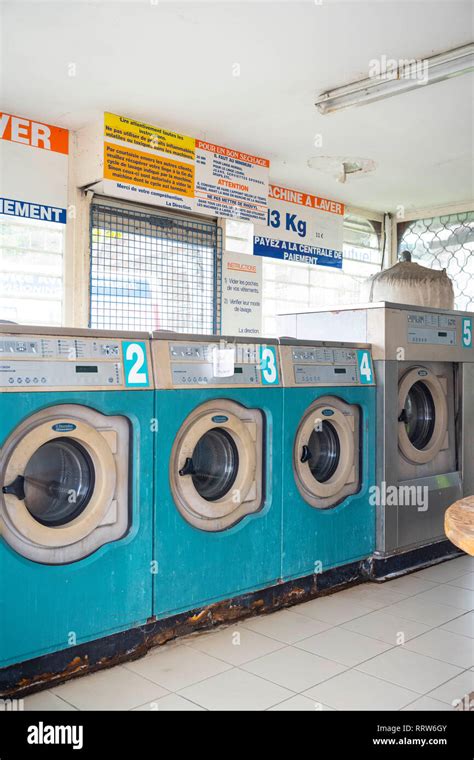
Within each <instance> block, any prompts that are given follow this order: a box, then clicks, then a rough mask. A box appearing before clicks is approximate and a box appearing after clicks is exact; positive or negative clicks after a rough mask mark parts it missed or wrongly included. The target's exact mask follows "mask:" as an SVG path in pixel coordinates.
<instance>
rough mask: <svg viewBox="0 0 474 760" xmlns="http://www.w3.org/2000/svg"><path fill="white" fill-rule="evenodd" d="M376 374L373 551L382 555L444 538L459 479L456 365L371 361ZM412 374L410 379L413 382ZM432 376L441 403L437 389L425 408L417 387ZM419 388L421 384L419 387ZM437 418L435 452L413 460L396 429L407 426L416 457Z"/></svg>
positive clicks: (426, 444) (426, 443) (423, 450)
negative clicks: (440, 428)
mask: <svg viewBox="0 0 474 760" xmlns="http://www.w3.org/2000/svg"><path fill="white" fill-rule="evenodd" d="M466 366H472V365H466ZM375 370H376V373H377V406H378V413H377V420H378V426H377V485H378V487H379V491H378V494H379V503H378V505H377V552H378V553H379V554H380V555H382V556H386V555H390V554H393V553H397V552H403V551H407V550H409V549H412V548H416V547H417V546H423V545H428V544H431V543H433V542H435V541H440V540H442V539H443V538H444V512H445V510H446V508H447V507H448V506H449V505H450V504H452V503H453V502H454V501H456V500H457V499H458V498H460V496H461V489H462V485H461V482H462V481H461V472H460V467H459V462H458V461H457V453H456V451H457V447H456V430H455V405H454V365H453V364H451V363H447V362H425V363H424V364H422V362H400V361H394V360H392V361H379V362H375ZM420 372H421V375H419V373H420ZM411 375H414V377H413V380H414V382H413V383H412V382H411V379H410V376H411ZM431 375H432V376H433V378H434V379H436V381H437V383H439V386H440V389H442V391H443V394H442V396H443V397H444V399H443V397H442V396H441V390H440V394H439V397H437V396H436V395H435V394H433V393H431V394H430V395H429V396H428V398H431V400H432V401H431V403H429V404H427V405H426V404H425V402H424V401H423V396H422V394H421V386H423V385H424V382H425V381H426V378H429V377H430V376H431ZM404 380H405V385H406V388H405V390H403V388H404V385H403V383H404ZM408 381H409V382H408ZM417 384H420V388H419V389H417ZM415 389H416V393H414V394H413V391H414V390H415ZM402 390H403V393H402V396H403V397H404V398H405V404H402V406H403V408H404V409H405V410H406V411H407V415H406V418H405V415H404V416H403V418H402V419H401V420H400V419H399V418H400V416H401V415H400V413H399V412H400V409H399V406H400V401H401V400H402V399H401V398H400V393H401V391H402ZM410 396H412V398H411V401H410ZM443 407H445V408H444V410H443ZM402 411H403V409H402ZM441 416H442V417H443V419H444V423H443V427H445V434H444V435H443V434H442V432H441V431H440V434H439V440H440V446H439V447H438V449H439V450H438V449H435V450H434V452H433V456H432V457H431V458H430V459H429V460H428V461H422V460H423V458H426V457H423V456H420V457H419V459H420V461H416V459H417V457H416V456H412V454H411V453H410V451H409V449H407V447H406V446H401V445H400V434H401V431H400V428H401V427H405V430H406V434H407V436H406V437H407V440H410V439H411V438H412V439H413V446H414V447H416V446H420V454H424V453H426V452H427V451H428V448H429V446H430V441H431V439H432V438H433V436H434V434H435V423H436V420H438V419H439V418H440V417H441ZM431 428H432V429H431ZM424 432H426V440H421V439H420V440H419V441H417V437H418V434H419V435H420V436H421V437H422V438H424V436H423V435H422V434H424ZM430 434H431V438H430ZM403 440H404V439H403V438H402V441H403ZM405 443H406V441H405ZM404 449H405V453H404ZM414 453H415V454H416V448H415V451H414Z"/></svg>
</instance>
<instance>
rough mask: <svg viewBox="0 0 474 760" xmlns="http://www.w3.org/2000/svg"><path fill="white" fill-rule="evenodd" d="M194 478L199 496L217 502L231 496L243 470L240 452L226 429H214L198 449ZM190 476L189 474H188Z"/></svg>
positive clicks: (198, 443) (191, 466) (200, 442)
mask: <svg viewBox="0 0 474 760" xmlns="http://www.w3.org/2000/svg"><path fill="white" fill-rule="evenodd" d="M188 468H191V470H192V472H191V477H192V480H193V484H194V487H195V489H196V491H197V492H198V494H199V495H200V496H201V497H202V498H203V499H206V501H217V500H218V499H222V498H223V497H224V496H225V495H226V494H227V493H229V491H230V489H231V488H232V486H233V484H234V483H235V479H236V477H237V473H238V471H239V453H238V450H237V446H236V444H235V442H234V439H233V438H232V436H231V435H230V433H228V432H227V430H225V429H223V428H212V429H211V430H208V431H207V432H206V433H204V435H203V436H202V437H201V438H200V439H199V441H198V442H197V444H196V446H195V447H194V451H193V455H192V458H191V463H189V462H188ZM184 474H186V473H184Z"/></svg>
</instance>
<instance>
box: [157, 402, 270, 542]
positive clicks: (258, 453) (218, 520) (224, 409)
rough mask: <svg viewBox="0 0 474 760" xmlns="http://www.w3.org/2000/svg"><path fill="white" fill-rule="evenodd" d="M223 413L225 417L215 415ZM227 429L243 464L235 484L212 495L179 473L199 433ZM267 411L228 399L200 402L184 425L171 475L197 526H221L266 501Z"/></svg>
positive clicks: (177, 497)
mask: <svg viewBox="0 0 474 760" xmlns="http://www.w3.org/2000/svg"><path fill="white" fill-rule="evenodd" d="M219 417H225V418H227V419H225V420H223V421H222V422H216V421H215V420H213V418H219ZM213 428H219V429H222V430H225V431H226V432H227V433H228V434H229V435H230V436H231V437H232V440H233V442H234V444H235V446H236V448H237V452H238V457H239V467H238V471H237V476H236V478H235V481H234V483H233V485H232V488H231V489H230V491H229V492H228V494H225V495H224V496H223V497H222V498H221V499H217V500H216V501H208V500H207V499H204V498H203V497H202V496H201V495H200V494H199V493H198V491H197V490H196V488H195V486H194V483H193V480H192V476H191V475H179V471H180V470H181V469H182V468H183V467H184V465H185V462H186V459H188V458H189V459H190V458H192V455H193V451H194V448H195V446H196V444H197V442H198V441H199V439H200V438H201V437H202V436H203V435H204V434H205V433H206V432H207V431H209V430H211V429H213ZM262 447H263V414H262V412H261V411H260V410H259V409H247V408H246V407H244V406H241V405H240V404H237V403H236V402H234V401H230V400H228V399H214V400H212V401H208V402H206V403H204V404H201V405H200V406H198V407H197V408H196V409H195V410H194V411H193V412H192V413H191V414H190V415H189V416H188V417H187V418H186V419H185V421H184V422H183V424H182V425H181V427H180V429H179V431H178V433H177V435H176V438H175V441H174V444H173V448H172V451H171V457H170V466H169V479H170V487H171V492H172V495H173V498H174V501H175V504H176V506H177V508H178V510H179V511H180V513H181V514H182V516H183V517H184V519H185V520H186V521H187V522H189V523H190V524H191V525H193V526H194V527H195V528H199V529H200V530H206V531H221V530H225V529H226V528H229V527H231V526H232V525H235V523H237V522H238V521H239V520H241V519H242V518H243V517H244V516H245V515H248V514H251V513H252V512H257V511H258V510H259V509H260V508H261V506H262V495H263V488H262V468H263V450H262Z"/></svg>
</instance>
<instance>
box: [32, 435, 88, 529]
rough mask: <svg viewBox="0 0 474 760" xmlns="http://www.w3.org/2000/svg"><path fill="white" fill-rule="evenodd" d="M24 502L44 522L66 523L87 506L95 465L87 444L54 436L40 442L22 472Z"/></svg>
mask: <svg viewBox="0 0 474 760" xmlns="http://www.w3.org/2000/svg"><path fill="white" fill-rule="evenodd" d="M23 479H24V480H23V489H24V494H25V496H24V502H25V506H26V508H27V510H28V512H29V513H30V515H31V516H32V517H34V519H35V520H37V521H38V522H39V523H41V524H42V525H48V526H51V527H53V526H58V525H66V524H67V523H69V522H71V520H74V519H75V518H76V517H77V516H78V515H80V514H81V512H82V511H83V510H84V509H85V508H86V506H87V504H88V503H89V501H90V498H91V496H92V493H93V490H94V481H95V475H94V466H93V464H92V460H91V458H90V456H89V454H88V453H87V451H86V449H85V448H84V446H82V445H81V444H80V443H79V442H78V441H75V440H72V439H68V438H54V439H53V440H51V441H48V442H47V443H44V444H43V445H42V446H40V448H39V449H37V451H35V453H34V454H33V456H32V457H31V458H30V460H29V461H28V463H27V465H26V467H25V471H24V475H23Z"/></svg>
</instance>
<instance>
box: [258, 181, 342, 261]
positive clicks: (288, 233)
mask: <svg viewBox="0 0 474 760" xmlns="http://www.w3.org/2000/svg"><path fill="white" fill-rule="evenodd" d="M268 195H269V198H268V211H267V219H266V225H260V224H258V225H255V230H254V254H255V255H256V256H269V257H270V258H274V259H281V260H282V261H297V262H300V263H303V264H319V265H322V266H329V267H336V268H338V269H342V246H343V224H344V204H342V203H339V202H337V201H332V200H328V199H326V198H320V197H318V196H317V195H309V194H308V193H302V192H299V191H298V190H290V189H288V188H285V187H280V186H279V185H270V187H269V192H268Z"/></svg>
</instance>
